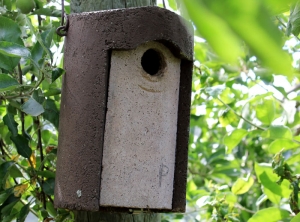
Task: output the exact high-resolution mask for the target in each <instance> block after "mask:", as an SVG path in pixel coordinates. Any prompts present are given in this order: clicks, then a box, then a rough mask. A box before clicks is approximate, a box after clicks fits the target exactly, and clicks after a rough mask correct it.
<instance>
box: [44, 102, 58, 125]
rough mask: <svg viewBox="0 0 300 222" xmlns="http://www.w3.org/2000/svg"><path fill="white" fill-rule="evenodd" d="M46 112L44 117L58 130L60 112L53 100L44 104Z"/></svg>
mask: <svg viewBox="0 0 300 222" xmlns="http://www.w3.org/2000/svg"><path fill="white" fill-rule="evenodd" d="M44 108H45V112H44V113H43V117H44V118H45V119H46V120H48V121H50V122H51V123H52V124H53V125H54V126H55V127H56V128H58V123H59V110H58V109H57V107H56V105H55V101H54V100H52V99H47V100H46V101H45V103H44Z"/></svg>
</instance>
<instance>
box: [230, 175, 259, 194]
mask: <svg viewBox="0 0 300 222" xmlns="http://www.w3.org/2000/svg"><path fill="white" fill-rule="evenodd" d="M253 183H254V179H253V178H252V177H249V178H248V179H247V178H238V179H237V181H235V183H234V184H233V186H232V188H231V191H232V193H233V194H244V193H246V192H248V191H249V189H250V188H251V187H252V185H253Z"/></svg>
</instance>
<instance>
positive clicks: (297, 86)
mask: <svg viewBox="0 0 300 222" xmlns="http://www.w3.org/2000/svg"><path fill="white" fill-rule="evenodd" d="M298 89H300V84H298V85H296V86H294V88H292V89H291V90H289V91H287V92H286V94H287V95H288V94H290V93H292V92H295V91H297V90H298Z"/></svg>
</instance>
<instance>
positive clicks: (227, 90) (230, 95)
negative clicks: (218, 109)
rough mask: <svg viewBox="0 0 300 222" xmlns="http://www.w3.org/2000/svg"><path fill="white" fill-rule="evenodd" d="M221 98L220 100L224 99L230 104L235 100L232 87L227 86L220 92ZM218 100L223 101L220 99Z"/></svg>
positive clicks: (223, 100)
mask: <svg viewBox="0 0 300 222" xmlns="http://www.w3.org/2000/svg"><path fill="white" fill-rule="evenodd" d="M219 98H220V100H222V102H223V103H225V104H230V103H232V102H233V101H234V94H233V93H232V91H231V89H230V88H228V87H226V88H225V89H224V90H223V91H222V93H221V94H220V96H219ZM218 102H219V103H221V102H220V101H218ZM220 105H222V104H220Z"/></svg>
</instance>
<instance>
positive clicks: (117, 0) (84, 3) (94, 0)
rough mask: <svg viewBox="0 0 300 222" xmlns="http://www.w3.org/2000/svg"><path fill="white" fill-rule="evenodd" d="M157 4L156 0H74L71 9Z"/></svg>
mask: <svg viewBox="0 0 300 222" xmlns="http://www.w3.org/2000/svg"><path fill="white" fill-rule="evenodd" d="M155 5H156V0H72V1H71V11H72V13H80V12H91V11H99V10H108V9H116V8H131V7H141V6H155Z"/></svg>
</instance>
